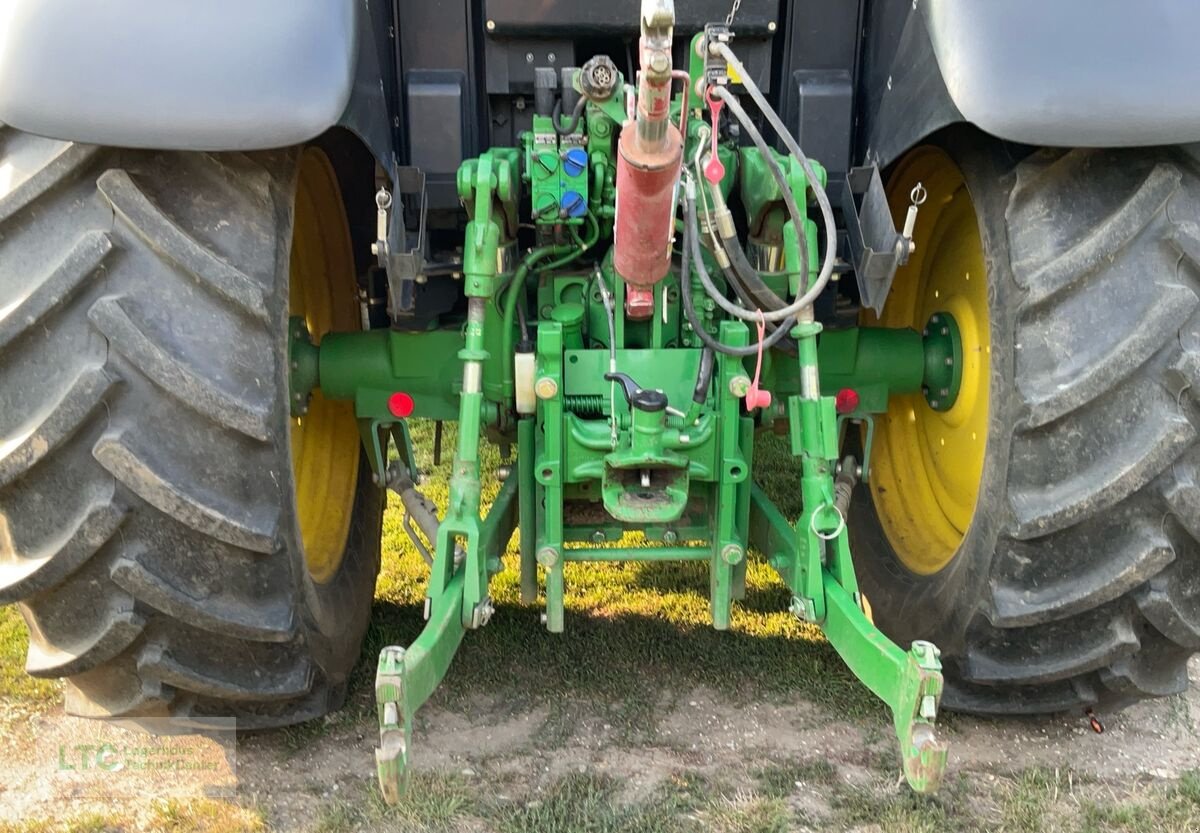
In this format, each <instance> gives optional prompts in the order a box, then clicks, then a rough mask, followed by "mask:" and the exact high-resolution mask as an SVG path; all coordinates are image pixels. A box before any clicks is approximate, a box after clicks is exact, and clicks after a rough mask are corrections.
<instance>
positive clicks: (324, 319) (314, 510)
mask: <svg viewBox="0 0 1200 833" xmlns="http://www.w3.org/2000/svg"><path fill="white" fill-rule="evenodd" d="M354 286H355V282H354V256H353V250H352V248H351V243H350V228H349V226H348V224H347V222H346V215H345V212H344V210H343V208H342V195H341V191H340V189H339V188H338V183H337V176H336V175H335V174H334V171H333V166H332V165H331V164H330V162H329V159H328V157H326V156H325V154H324V153H323V152H322V151H320V150H317V149H316V148H307V149H305V151H304V154H303V156H302V157H301V159H300V176H299V181H298V183H297V186H296V227H295V235H294V237H293V240H292V259H291V271H290V279H289V281H288V290H289V296H288V298H289V301H288V309H289V311H290V314H291V315H293V316H300V317H302V318H303V319H304V321H305V323H306V324H307V325H308V331H309V333H311V334H312V337H313V341H314V342H318V341H319V340H320V338H321V336H323V335H324V334H325V333H329V332H337V331H345V330H354V329H358V326H359V323H358V309H357V304H356V302H355V298H354ZM291 445H292V473H293V476H294V480H295V483H296V514H297V517H298V520H299V525H300V540H301V544H302V545H303V547H304V561H305V564H306V565H307V566H308V572H309V574H310V575H311V576H312V578H313V580H314V581H316V582H318V583H324V582H327V581H329V580H330V579H332V578H333V577H334V575H336V574H337V571H338V567H339V566H340V565H341V563H342V556H343V554H344V553H345V551H346V539H347V538H348V536H349V533H350V516H351V514H352V512H353V508H354V492H355V486H356V484H357V480H358V458H359V454H358V445H359V439H358V425H357V423H356V421H355V419H354V406H353V404H352V403H350V402H330V401H327V400H325V399H324V398H322V396H321V392H320V391H319V390H318V391H314V392H313V395H312V399H311V400H310V402H309V405H308V412H307V413H306V414H304V415H303V416H302V417H300V418H299V419H293V420H292V433H291Z"/></svg>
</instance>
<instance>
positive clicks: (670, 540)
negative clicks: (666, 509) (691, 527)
mask: <svg viewBox="0 0 1200 833" xmlns="http://www.w3.org/2000/svg"><path fill="white" fill-rule="evenodd" d="M678 540H679V535H677V534H676V532H675V530H673V529H668V530H667V531H666V532H664V533H663V543H664V544H666V545H667V546H670V545H672V544H674V543H675V542H676V541H678Z"/></svg>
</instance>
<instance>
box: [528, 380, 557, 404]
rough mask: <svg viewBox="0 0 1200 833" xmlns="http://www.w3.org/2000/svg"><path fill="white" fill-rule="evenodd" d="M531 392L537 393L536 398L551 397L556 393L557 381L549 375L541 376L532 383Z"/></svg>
mask: <svg viewBox="0 0 1200 833" xmlns="http://www.w3.org/2000/svg"><path fill="white" fill-rule="evenodd" d="M533 392H534V393H535V394H536V395H537V398H538V399H553V398H554V397H555V396H557V395H558V382H556V381H554V380H553V379H551V378H550V377H549V376H543V377H542V378H540V379H538V380H537V382H536V384H534V386H533Z"/></svg>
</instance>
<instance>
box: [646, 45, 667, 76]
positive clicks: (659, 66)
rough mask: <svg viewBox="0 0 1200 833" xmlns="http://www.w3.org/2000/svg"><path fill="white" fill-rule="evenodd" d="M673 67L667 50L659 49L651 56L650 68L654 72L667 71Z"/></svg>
mask: <svg viewBox="0 0 1200 833" xmlns="http://www.w3.org/2000/svg"><path fill="white" fill-rule="evenodd" d="M670 68H671V58H670V56H668V55H667V53H666V52H663V51H662V50H658V51H656V52H654V54H652V55H651V56H650V69H651V70H652V71H654V72H666V71H667V70H669V69H670Z"/></svg>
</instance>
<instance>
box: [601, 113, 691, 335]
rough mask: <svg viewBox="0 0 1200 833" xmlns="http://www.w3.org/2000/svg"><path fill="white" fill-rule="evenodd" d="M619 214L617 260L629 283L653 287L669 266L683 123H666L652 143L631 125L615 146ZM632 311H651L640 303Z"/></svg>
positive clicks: (634, 314) (634, 313)
mask: <svg viewBox="0 0 1200 833" xmlns="http://www.w3.org/2000/svg"><path fill="white" fill-rule="evenodd" d="M617 151H618V153H617V217H616V229H615V237H614V245H613V266H614V267H615V268H616V270H617V274H618V275H620V276H621V277H622V278H623V279H624V280H625V282H626V283H628V284H631V285H632V286H635V287H639V288H642V289H648V288H651V287H653V286H654V285H655V284H656V283H658V282H659V281H661V280H662V279H663V278H665V277H666V276H667V272H668V271H670V269H671V234H672V231H673V230H674V225H675V188H676V186H677V183H678V182H679V165H680V161H681V160H682V158H683V138H682V137H681V136H680V135H679V129H678V128H677V127H675V125H673V124H669V123H668V124H667V135H666V139H665V141H664V142H662V143H661V144H657V146H656V147H654V148H651V149H646V148H644V147H643V146H642V145H641V143H640V142H639V141H638V136H637V131H636V130H635V129H633V126H632V125H627V126H626V129H624V130H622V131H621V140H620V142H619V143H618V146H617ZM627 313H629V314H630V315H631V317H635V318H646V317H648V315H649V314H653V310H651V312H650V313H649V314H647V313H646V312H645V311H644V307H642V306H639V307H638V309H637V310H636V311H635V310H627Z"/></svg>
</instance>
